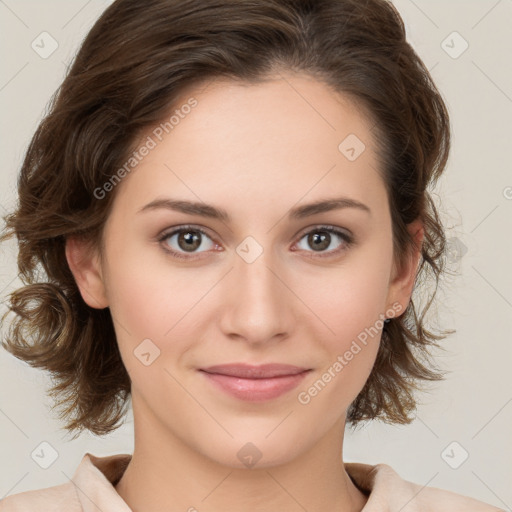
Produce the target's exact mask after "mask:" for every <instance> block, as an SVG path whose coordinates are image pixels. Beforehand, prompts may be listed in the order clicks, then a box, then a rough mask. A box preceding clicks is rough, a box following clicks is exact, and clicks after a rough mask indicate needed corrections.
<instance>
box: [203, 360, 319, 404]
mask: <svg viewBox="0 0 512 512" xmlns="http://www.w3.org/2000/svg"><path fill="white" fill-rule="evenodd" d="M310 371H311V369H309V368H301V367H299V366H292V365H288V364H277V363H272V364H264V365H257V366H255V365H248V364H244V363H235V364H223V365H216V366H210V367H208V368H201V369H200V372H201V373H202V374H203V375H204V376H205V377H206V378H207V379H208V380H209V381H210V382H211V383H212V384H214V385H215V386H216V387H217V388H218V389H221V390H222V391H224V392H226V393H228V394H230V395H231V396H234V397H235V398H238V399H240V400H246V401H251V402H261V401H265V400H271V399H273V398H277V397H279V396H281V395H283V394H284V393H287V392H288V391H291V390H292V389H293V388H295V387H297V386H298V385H299V383H300V382H301V381H302V379H303V378H304V377H305V376H306V375H307V374H308V373H309V372H310Z"/></svg>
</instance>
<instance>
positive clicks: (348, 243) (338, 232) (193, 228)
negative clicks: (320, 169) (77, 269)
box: [158, 225, 354, 261]
mask: <svg viewBox="0 0 512 512" xmlns="http://www.w3.org/2000/svg"><path fill="white" fill-rule="evenodd" d="M187 231H193V232H197V233H201V235H204V236H206V237H207V238H209V239H211V236H210V235H208V233H207V232H206V231H204V230H203V229H201V228H199V227H196V226H192V225H185V226H181V227H179V228H178V229H173V230H171V231H166V232H164V233H162V234H161V235H160V236H159V237H158V241H159V242H160V243H163V242H165V241H166V240H167V239H169V238H171V237H172V236H173V235H176V234H179V233H183V232H187ZM317 232H327V233H330V234H334V235H337V236H339V237H340V238H341V239H342V240H343V241H344V244H343V246H342V247H341V248H339V249H335V250H331V251H326V252H324V253H322V252H319V253H316V254H312V255H311V256H309V257H310V258H332V257H334V256H337V255H338V254H339V253H341V252H343V251H346V250H347V249H349V248H350V247H351V246H352V245H353V244H354V239H353V237H352V236H351V235H349V234H347V233H345V232H344V231H341V230H339V229H337V228H335V227H334V226H325V225H319V226H315V227H313V229H310V230H309V231H305V232H303V233H302V234H301V235H300V238H299V241H300V240H302V239H303V238H304V237H305V236H306V235H309V234H311V233H317ZM212 241H213V240H212ZM163 249H164V251H166V252H167V253H169V254H170V255H171V256H173V257H175V258H178V259H181V260H188V261H194V260H197V259H199V258H202V256H184V255H183V254H184V253H182V252H178V251H175V250H174V249H170V248H169V246H168V245H166V246H164V247H163ZM306 252H311V253H313V251H306ZM189 254H194V253H189ZM196 254H201V253H196Z"/></svg>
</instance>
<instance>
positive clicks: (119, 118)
mask: <svg viewBox="0 0 512 512" xmlns="http://www.w3.org/2000/svg"><path fill="white" fill-rule="evenodd" d="M448 151H449V119H448V114H447V110H446V107H445V105H444V103H443V101H442V98H441V96H440V94H439V93H438V91H437V90H436V87H435V86H434V84H433V83H432V80H431V77H430V75H429V73H428V71H427V70H426V68H425V66H424V65H423V63H422V62H421V60H420V59H419V58H418V56H417V55H416V54H415V52H414V51H413V49H412V48H411V46H410V45H409V44H408V43H407V42H406V40H405V32H404V27H403V24H402V20H401V18H400V16H399V15H398V13H397V12H396V10H395V9H394V8H393V6H392V5H391V4H390V3H388V2H386V1H384V0H371V1H367V2H359V1H356V0H325V1H308V0H286V1H277V0H258V1H251V2H245V1H243V2H232V1H229V0H211V1H210V0H185V1H184V0H181V1H177V0H158V1H157V0H151V1H148V2H136V1H134V0H117V1H115V2H114V3H113V4H112V5H111V6H110V7H109V8H108V9H107V10H106V11H105V13H104V14H103V15H102V16H101V18H100V19H99V20H98V21H97V22H96V24H95V25H94V27H93V28H92V30H91V31H90V33H89V34H88V36H87V38H86V39H85V41H84V43H83V46H82V47H81V49H80V51H79V53H78V55H77V56H76V59H75V61H74V63H73V66H72V67H71V69H70V71H69V73H68V75H67V77H66V79H65V80H64V82H63V84H62V86H61V88H60V90H59V92H58V95H57V96H56V98H55V101H54V102H53V103H52V107H51V111H50V112H49V114H48V115H47V117H46V118H45V119H44V120H43V121H42V123H41V125H40V126H39V128H38V129H37V131H36V133H35V135H34V138H33V140H32V142H31V144H30V147H29V148H28V152H27V154H26V157H25V160H24V163H23V167H22V169H21V176H20V181H19V207H18V209H17V210H16V211H15V212H14V213H13V214H12V215H10V216H8V217H7V218H6V221H7V228H6V231H5V233H4V238H6V237H8V236H10V235H13V234H14V235H16V236H17V238H18V240H19V249H20V256H19V267H20V272H21V274H22V275H23V277H24V279H25V286H24V287H23V288H21V289H19V290H17V291H15V292H14V293H13V294H12V295H11V298H10V308H11V311H12V312H13V313H14V315H13V316H12V317H10V320H9V321H10V328H11V330H10V332H9V335H8V337H7V338H6V340H4V346H5V348H6V349H7V350H9V351H10V352H11V353H12V354H14V355H15V356H16V357H19V358H20V359H23V360H25V361H27V362H29V363H30V364H32V365H33V366H35V367H39V368H44V369H46V370H48V371H49V372H51V373H52V375H53V376H54V378H55V379H56V380H57V383H56V386H55V388H54V389H53V390H52V391H53V395H54V396H55V397H56V398H57V399H58V400H59V403H60V404H61V406H62V418H63V419H65V420H66V428H68V429H69V430H70V431H81V430H83V429H88V430H89V431H91V432H93V433H95V434H98V435H101V434H106V433H108V432H110V431H112V430H114V429H115V428H116V427H117V426H119V423H120V421H121V420H122V418H123V415H124V413H125V411H126V405H127V400H128V399H129V398H131V402H132V406H133V415H134V426H135V432H134V434H135V445H134V446H135V448H134V452H133V454H132V455H129V454H119V455H114V456H109V457H97V456H94V455H92V454H89V453H87V454H85V455H84V457H83V460H82V462H81V463H80V465H79V466H78V468H77V470H76V473H75V475H74V477H73V479H72V481H71V482H69V483H67V484H63V485H60V486H56V487H52V488H48V489H42V490H34V491H29V492H25V493H20V494H16V495H13V496H9V497H7V498H6V499H4V500H3V501H2V502H0V510H1V511H2V512H10V511H17V510H23V511H29V510H34V511H36V510H37V511H39V510H46V511H49V510H53V511H66V512H74V511H86V512H92V511H98V510H100V511H104V512H106V511H109V512H114V511H115V512H117V511H119V512H121V511H130V510H132V511H134V512H157V511H158V512H160V511H162V510H165V511H172V512H175V511H195V510H198V511H206V510H208V511H223V512H231V511H240V510H247V511H251V512H256V511H268V510H286V511H288V512H291V511H301V510H302V511H303V510H307V511H317V510H326V511H338V512H356V511H364V512H380V511H396V512H398V511H403V512H412V511H418V512H420V511H427V510H428V511H431V510H436V511H443V510H446V511H448V510H449V511H453V510H464V511H482V512H483V511H494V510H499V509H497V508H495V507H493V506H490V505H486V504H485V503H482V502H480V501H477V500H475V499H472V498H469V497H465V496H461V495H457V494H455V493H452V492H450V491H447V490H441V489H436V488H430V487H422V486H420V485H418V484H413V483H411V482H408V481H406V480H404V479H402V478H401V477H400V476H399V475H398V474H397V473H396V472H395V471H394V470H393V469H392V468H391V467H390V466H387V465H385V464H377V465H375V466H372V465H367V464H360V463H344V462H343V438H344V430H345V427H346V426H348V425H350V426H354V425H356V424H357V423H359V422H361V421H364V420H371V419H376V418H380V419H383V420H385V421H388V422H391V423H397V424H404V423H408V422H410V421H411V417H410V414H411V413H412V412H413V411H414V408H415V400H414V396H413V391H414V390H415V389H416V388H419V387H420V382H421V381H422V380H436V379H439V378H441V372H439V371H438V370H437V369H436V368H435V367H434V366H433V365H430V366H428V365H427V364H426V362H425V358H424V357H423V356H428V353H429V352H428V351H429V348H430V347H431V346H433V345H436V342H437V341H438V340H440V339H442V337H443V335H442V334H437V335H436V334H434V333H433V332H431V331H429V330H428V329H427V328H426V326H425V325H424V322H423V316H422V315H418V314H417V311H416V310H415V308H414V304H413V302H412V300H411V295H412V292H413V289H415V287H419V286H424V285H425V284H427V283H428V281H429V279H432V278H434V279H435V280H436V281H437V279H438V278H439V277H440V276H441V274H442V270H443V265H442V262H443V255H444V247H445V238H444V232H443V227H442V225H441V224H440V221H439V219H438V216H437V212H436V209H435V206H434V204H433V202H432V200H431V198H430V195H429V191H428V190H429V187H430V186H431V184H432V183H434V182H435V180H436V179H437V178H438V177H439V176H440V175H441V173H442V171H443V170H444V166H445V163H446V160H447V156H448ZM41 270H42V271H44V272H41ZM43 275H44V277H42V276H43Z"/></svg>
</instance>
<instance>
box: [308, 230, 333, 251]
mask: <svg viewBox="0 0 512 512" xmlns="http://www.w3.org/2000/svg"><path fill="white" fill-rule="evenodd" d="M319 233H321V234H320V235H319ZM330 241H331V235H330V233H327V232H325V231H317V232H315V233H312V234H310V235H309V237H308V242H309V243H310V244H311V247H313V249H315V251H316V250H322V249H326V248H327V247H329V244H330Z"/></svg>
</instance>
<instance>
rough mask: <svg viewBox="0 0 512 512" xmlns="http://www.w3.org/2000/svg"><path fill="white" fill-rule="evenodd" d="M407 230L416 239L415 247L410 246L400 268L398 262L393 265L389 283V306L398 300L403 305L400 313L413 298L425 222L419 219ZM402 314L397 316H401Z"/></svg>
mask: <svg viewBox="0 0 512 512" xmlns="http://www.w3.org/2000/svg"><path fill="white" fill-rule="evenodd" d="M407 231H409V234H410V235H411V236H412V238H413V240H414V247H410V248H409V252H408V254H407V256H406V257H405V259H404V261H403V264H402V266H401V268H398V266H397V264H394V265H393V275H392V276H391V280H390V283H389V291H388V299H387V303H388V308H391V305H392V304H396V303H397V302H398V303H399V304H400V305H401V309H400V314H402V313H403V312H404V311H405V310H406V309H407V306H408V305H409V301H410V300H411V295H412V291H413V288H414V280H415V278H416V272H417V270H418V265H419V262H420V258H421V247H422V244H423V238H424V236H425V232H424V228H423V223H422V222H421V220H419V219H418V220H415V221H414V222H411V223H410V224H408V225H407ZM400 314H398V315H396V316H400Z"/></svg>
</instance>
